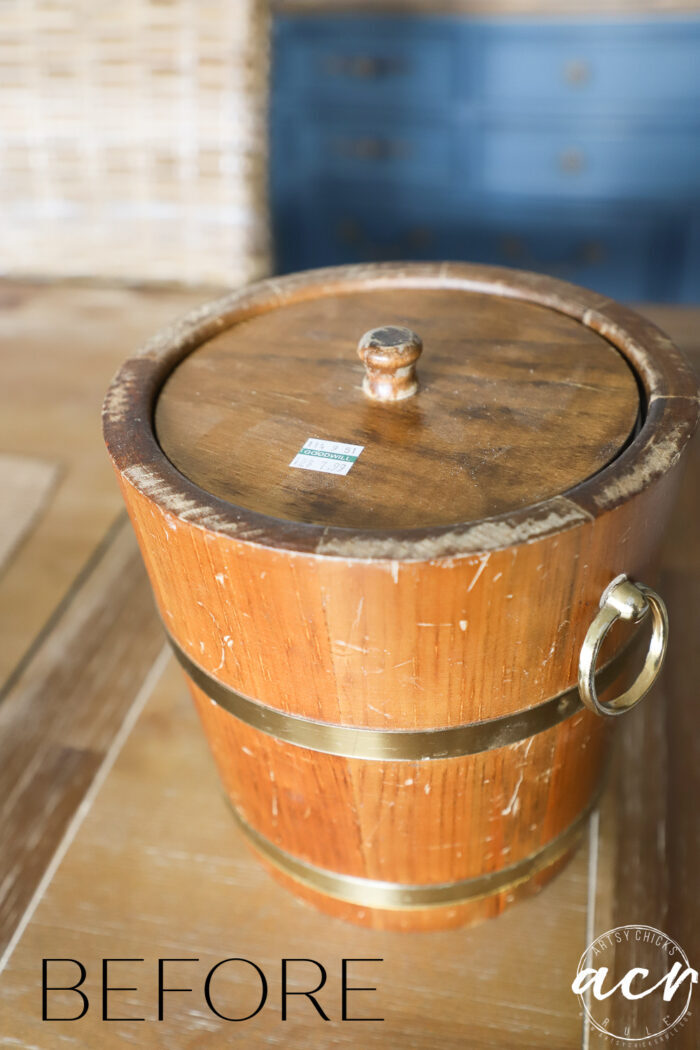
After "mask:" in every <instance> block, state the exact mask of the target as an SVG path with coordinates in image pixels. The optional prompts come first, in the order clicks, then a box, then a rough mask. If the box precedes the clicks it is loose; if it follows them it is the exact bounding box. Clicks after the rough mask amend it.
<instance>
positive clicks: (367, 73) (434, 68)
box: [275, 16, 460, 114]
mask: <svg viewBox="0 0 700 1050" xmlns="http://www.w3.org/2000/svg"><path fill="white" fill-rule="evenodd" d="M275 30H276V32H275V37H276V41H275V44H276V46H275V55H276V63H277V65H276V76H277V82H278V83H280V84H283V85H284V94H285V96H288V94H289V93H291V94H293V95H294V98H295V100H296V103H297V104H300V105H302V106H304V107H308V108H309V109H311V110H312V111H314V110H319V109H320V110H324V109H325V110H328V109H332V110H333V111H336V110H340V111H343V112H346V113H347V112H349V113H351V112H352V111H353V109H354V108H355V107H356V106H359V107H363V108H364V109H365V110H367V109H369V112H373V111H375V110H379V111H384V112H391V113H400V112H405V113H410V114H420V113H434V112H436V111H439V110H440V109H444V108H445V107H448V106H450V105H452V103H453V99H454V92H455V85H456V83H457V63H458V60H459V58H460V48H459V46H458V42H457V40H456V39H455V37H454V33H453V32H452V25H451V24H449V23H448V22H447V21H446V20H444V19H429V18H427V19H426V18H424V19H421V20H420V23H419V24H418V23H416V22H415V21H414V20H413V19H407V20H403V19H397V18H393V17H392V18H355V17H350V18H348V17H338V16H335V17H332V18H321V19H318V18H297V19H279V20H278V21H277V23H276V27H275Z"/></svg>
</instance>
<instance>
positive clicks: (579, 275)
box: [462, 208, 663, 300]
mask: <svg viewBox="0 0 700 1050" xmlns="http://www.w3.org/2000/svg"><path fill="white" fill-rule="evenodd" d="M662 236H663V234H662V226H661V225H660V224H657V222H656V221H655V220H654V219H647V218H645V217H644V216H639V215H638V214H630V215H628V216H623V217H617V216H616V215H615V213H610V212H608V211H607V210H605V211H598V212H596V211H595V210H591V209H589V208H585V209H582V210H579V209H576V210H575V211H574V212H573V213H572V212H571V211H570V210H568V209H567V211H558V210H557V209H554V210H552V209H545V208H542V209H540V208H538V209H536V210H535V211H534V212H531V213H529V214H526V213H520V214H518V213H517V212H515V211H514V212H512V214H510V215H508V214H507V211H506V213H505V214H500V215H499V214H498V213H497V211H496V210H495V209H494V211H493V214H492V215H488V214H487V215H485V216H483V217H482V218H481V219H476V220H474V223H473V225H471V224H470V223H469V222H467V223H466V224H465V228H464V232H463V235H462V244H463V251H464V254H465V255H466V257H467V258H475V259H478V260H479V261H480V262H487V263H493V264H495V265H501V266H514V267H516V268H517V269H521V270H535V271H537V272H538V273H546V274H550V275H552V276H554V277H560V278H562V279H563V280H566V281H573V282H574V283H576V284H581V285H583V286H585V287H587V288H592V289H594V290H595V291H600V292H603V293H604V294H605V295H610V296H612V297H614V298H619V299H626V300H632V299H643V298H645V297H646V296H650V295H652V293H653V290H654V286H655V285H654V282H655V271H654V266H655V262H654V260H655V256H656V254H657V250H658V248H659V247H660V246H661V239H662Z"/></svg>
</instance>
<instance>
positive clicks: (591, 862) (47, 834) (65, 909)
mask: <svg viewBox="0 0 700 1050" xmlns="http://www.w3.org/2000/svg"><path fill="white" fill-rule="evenodd" d="M208 297H210V293H209V292H206V291H186V292H185V291H169V292H159V293H154V292H145V291H139V290H132V289H126V288H120V289H115V288H94V287H91V288H82V287H78V286H69V285H64V286H46V285H45V286H41V285H37V286H32V285H19V284H13V283H5V284H0V333H1V336H2V339H3V343H4V346H3V365H4V367H3V382H2V384H1V385H0V407H1V409H2V411H1V412H0V484H2V487H3V493H5V494H6V497H7V501H6V506H5V508H4V510H3V514H2V519H1V520H2V522H3V525H5V523H6V522H11V526H12V527H11V529H10V526H9V525H8V526H7V531H6V533H5V529H3V534H4V535H5V534H6V535H7V536H8V540H7V542H4V543H3V544H2V545H0V617H1V618H2V619H1V624H2V630H0V685H1V690H2V691H1V693H0V697H1V702H0V1048H2V1047H8V1048H9V1047H12V1048H17V1047H24V1048H27V1050H29V1048H38V1050H44V1048H46V1050H48V1048H49V1047H51V1048H53V1047H56V1046H60V1045H66V1046H67V1047H90V1048H93V1047H98V1046H99V1047H100V1048H105V1050H110V1048H111V1047H123V1046H128V1045H138V1046H141V1047H168V1048H169V1050H170V1048H173V1050H178V1048H183V1050H184V1048H190V1047H197V1048H205V1047H214V1046H216V1047H218V1046H221V1045H225V1040H227V1039H235V1038H239V1039H241V1040H244V1043H245V1045H246V1046H251V1047H262V1046H268V1045H272V1046H275V1045H284V1046H286V1047H290V1048H297V1047H299V1048H301V1047H304V1048H306V1047H326V1046H333V1047H339V1048H342V1047H351V1046H352V1047H354V1046H357V1045H361V1046H363V1047H366V1048H373V1047H384V1046H389V1047H394V1046H402V1047H410V1048H415V1050H423V1048H425V1050H427V1048H433V1047H435V1046H440V1047H445V1048H448V1050H452V1048H454V1050H457V1048H460V1050H462V1048H464V1047H467V1048H477V1050H478V1048H481V1047H493V1046H498V1047H502V1046H507V1047H509V1048H510V1047H513V1048H520V1047H522V1048H528V1050H534V1048H540V1047H542V1048H544V1047H547V1048H553V1047H556V1048H557V1050H568V1048H574V1047H589V1048H597V1047H603V1046H609V1045H611V1044H610V1043H609V1042H607V1041H606V1040H605V1039H604V1038H603V1037H602V1036H599V1035H598V1033H597V1032H596V1031H595V1029H592V1028H591V1027H590V1026H588V1025H587V1024H586V1023H585V1022H584V1020H583V1018H582V1015H581V1009H580V1005H579V1001H578V999H577V998H576V997H575V996H574V995H573V994H572V992H571V989H570V984H571V980H572V978H573V975H574V973H575V970H576V965H577V961H578V958H579V956H580V955H581V952H582V951H583V950H584V948H585V946H586V944H587V943H589V942H590V941H591V940H592V939H593V937H594V936H597V935H598V934H600V933H602V932H603V931H605V930H608V929H611V928H612V927H615V926H620V925H623V924H625V923H631V922H634V923H644V924H646V925H651V926H655V927H658V928H659V929H662V930H664V932H666V933H667V934H668V935H669V936H672V937H675V938H676V939H677V940H679V942H680V943H681V944H682V946H683V947H684V949H685V951H686V953H687V954H688V956H689V957H690V960H691V964H693V962H694V964H695V966H696V967H697V965H698V959H700V909H699V908H698V902H697V876H698V862H699V861H700V835H699V834H698V823H697V818H696V812H695V811H696V809H697V799H698V798H699V797H700V753H699V751H700V737H699V736H698V732H697V725H698V717H697V714H696V710H697V697H696V689H697V686H696V683H697V681H698V679H699V678H700V651H699V648H698V646H697V644H696V642H695V634H696V632H697V621H698V608H700V542H699V540H698V535H697V524H696V523H697V521H698V517H699V515H700V486H699V485H698V476H699V474H700V443H699V442H698V440H697V439H696V440H695V442H694V444H693V449H692V462H691V464H690V466H689V469H688V472H687V475H686V481H685V485H684V488H683V492H682V496H681V500H680V502H679V505H678V507H677V509H676V513H675V517H674V522H673V526H672V529H671V533H670V535H669V539H668V543H667V545H666V551H665V555H664V562H663V576H662V580H661V584H660V590H661V592H662V593H663V594H664V596H665V597H666V599H667V602H668V605H669V612H670V616H671V623H672V630H671V644H670V654H669V659H668V660H667V664H666V669H665V672H664V679H663V683H662V685H661V686H660V687H659V688H657V690H656V691H655V695H654V696H653V697H652V698H650V699H649V700H648V702H646V703H645V704H643V705H642V706H641V707H640V708H639V709H638V710H637V711H635V712H633V713H632V714H630V715H629V716H627V717H626V718H625V719H624V720H623V721H622V723H621V726H620V731H619V733H618V734H617V740H616V752H615V758H614V762H613V768H612V770H611V774H610V778H609V781H608V787H607V790H606V793H605V796H604V798H603V801H602V804H601V807H600V810H599V812H598V813H597V814H596V816H595V817H594V819H593V821H592V823H591V826H590V832H589V834H588V837H587V840H586V842H585V843H584V845H583V846H582V847H581V848H580V849H579V851H578V853H577V855H576V857H575V858H574V860H573V861H572V863H571V864H570V865H569V866H568V867H567V868H566V869H565V871H564V872H563V873H562V874H561V875H560V876H558V877H557V878H556V879H555V880H554V881H553V882H552V884H551V885H550V886H549V887H547V888H546V889H545V890H544V891H543V892H542V893H541V894H540V895H539V896H537V897H535V898H533V899H531V900H529V901H526V902H524V903H521V904H518V905H516V906H515V907H514V908H513V909H511V910H510V911H509V912H507V913H506V914H504V915H503V916H501V917H500V918H499V919H497V920H494V921H491V922H489V923H486V924H484V925H482V926H478V927H476V928H473V929H466V930H457V931H454V932H449V933H434V934H417V935H407V934H389V933H382V932H376V931H367V930H363V929H359V928H355V927H352V926H349V925H346V924H343V923H341V922H339V921H335V920H331V919H329V918H326V917H324V916H322V915H320V914H317V913H316V912H315V911H313V910H311V909H310V908H308V907H307V906H306V905H305V904H303V903H302V902H300V901H298V900H296V899H295V898H294V897H292V896H290V895H289V894H287V893H285V891H283V890H282V889H281V888H279V887H278V886H277V885H276V884H275V883H273V881H272V880H271V879H270V878H269V877H268V875H266V874H265V873H264V872H263V871H262V869H261V868H260V866H259V864H258V863H257V861H255V860H254V859H253V858H252V857H251V856H250V854H249V853H248V851H247V849H246V847H245V846H244V844H243V841H242V839H241V837H240V834H239V832H238V831H237V830H236V828H235V826H234V824H233V821H232V819H231V817H230V814H229V813H228V810H227V806H226V804H225V802H224V800H223V797H222V794H221V790H220V788H219V785H218V780H217V777H216V774H215V771H214V769H213V765H212V763H211V761H210V758H209V755H208V751H207V748H206V744H205V741H204V737H203V735H202V734H201V732H200V730H199V726H198V724H197V722H196V717H195V714H194V711H193V709H192V707H191V704H190V701H189V698H188V696H187V694H186V690H185V686H184V683H183V682H182V680H181V678H180V675H179V672H178V670H177V668H176V667H175V666H174V665H173V662H172V660H171V659H170V658H169V656H168V655H167V652H166V650H165V649H164V646H163V636H162V632H161V629H160V626H159V623H158V620H157V617H156V614H155V611H154V608H153V604H152V600H151V597H150V591H149V588H148V585H147V582H146V580H145V575H144V572H143V569H142V567H141V562H140V558H139V555H138V552H137V550H136V546H135V542H134V540H133V537H132V534H131V531H130V527H129V525H128V523H127V522H126V520H125V516H124V513H123V512H122V509H121V503H120V498H119V494H118V492H117V488H116V485H115V483H114V481H113V478H112V475H111V470H110V467H109V464H108V461H107V457H106V454H105V453H104V451H103V448H102V444H101V439H100V434H99V406H100V402H101V398H102V395H103V393H104V390H105V388H106V386H107V382H108V380H109V378H110V375H111V374H112V372H113V371H114V370H115V368H116V366H117V364H118V363H119V362H120V361H121V360H122V359H123V358H124V357H125V356H126V355H127V354H128V352H129V351H130V350H132V349H133V348H134V346H135V345H138V343H139V342H140V341H141V340H142V339H143V338H144V337H145V336H146V335H147V334H149V333H150V332H152V331H154V330H155V329H156V328H158V327H159V326H160V325H161V324H162V323H163V322H164V321H166V320H169V319H171V318H172V317H174V316H177V314H179V313H182V312H183V311H184V310H186V309H187V308H189V307H190V306H191V305H192V304H194V303H196V302H200V301H202V300H203V299H204V298H208ZM644 310H645V312H647V313H648V314H649V315H650V316H651V317H652V318H653V319H654V320H656V321H657V323H659V324H661V326H662V327H664V328H666V329H667V330H668V331H669V333H670V334H671V335H672V336H673V337H674V338H675V339H676V340H677V342H678V343H679V344H680V345H681V346H682V347H684V348H685V349H686V350H687V351H688V352H689V353H690V355H691V356H692V358H693V360H694V362H695V364H696V366H697V368H698V371H699V372H700V309H692V308H674V307H645V308H644ZM28 472H30V473H31V476H32V477H33V478H34V479H35V483H34V485H33V486H30V487H29V488H30V489H31V491H28V486H27V485H26V483H25V482H23V478H26V477H27V476H28ZM8 507H10V508H11V511H12V513H8V510H7V508H8ZM10 540H11V542H10ZM166 957H167V958H177V959H181V960H198V961H196V962H194V961H187V962H185V961H181V962H174V963H170V964H168V967H169V968H168V970H167V982H168V984H169V986H170V987H173V988H177V987H179V988H191V989H193V990H192V991H191V992H172V993H169V994H166V996H165V1007H164V1011H165V1017H164V1020H163V1021H158V1020H156V1018H157V1010H158V1004H157V993H156V981H157V967H158V960H159V959H160V958H166ZM231 957H239V958H243V959H246V960H251V961H252V962H255V963H256V964H257V966H259V967H260V969H261V970H262V971H263V972H264V974H265V976H266V978H267V980H268V984H269V995H268V1000H267V1003H266V1004H265V1006H264V1007H263V1009H261V1011H260V1012H259V1013H258V1014H257V1015H256V1016H255V1017H254V1018H253V1019H251V1020H249V1021H246V1022H245V1023H241V1024H240V1025H235V1024H232V1023H231V1022H227V1021H225V1020H223V1019H221V1018H219V1017H217V1016H216V1014H214V1013H212V1012H211V1010H209V1009H208V1008H207V1005H206V1002H205V999H204V994H203V985H204V981H205V979H206V976H207V973H208V971H209V970H210V969H211V968H212V966H214V965H215V964H216V963H217V962H219V961H221V960H223V959H226V958H231ZM44 958H62V959H65V958H72V959H77V960H80V961H82V963H83V964H84V965H85V967H86V970H87V978H86V981H85V984H84V990H85V992H86V994H87V995H88V997H89V1000H90V1009H89V1010H88V1012H87V1014H86V1016H85V1017H84V1018H83V1019H82V1020H80V1021H74V1022H69V1021H53V1022H48V1021H43V1020H42V1002H41V980H42V959H44ZM104 958H113V959H115V958H120V959H130V960H143V962H138V961H130V962H122V963H114V964H112V967H113V968H112V970H111V971H110V975H111V976H110V983H111V984H112V985H113V986H121V987H122V988H124V987H126V988H131V989H135V990H125V991H114V992H112V993H110V997H109V1009H110V1011H111V1014H112V1016H121V1017H127V1016H132V1017H144V1018H146V1019H147V1020H145V1021H142V1022H139V1021H127V1020H123V1021H116V1020H115V1021H111V1022H109V1023H107V1022H105V1021H103V1020H102V1016H101V1011H102V1004H101V1002H100V987H101V973H100V967H101V962H102V960H103V959H104ZM283 958H287V959H302V960H304V959H305V960H316V961H317V962H319V963H321V964H322V965H323V966H324V967H325V968H326V970H327V974H328V977H327V982H326V985H325V986H324V988H323V989H322V990H321V991H319V993H318V1000H319V1002H320V1004H321V1005H322V1006H323V1007H324V1009H325V1010H326V1013H327V1014H328V1016H329V1017H330V1020H328V1021H325V1020H323V1019H322V1018H321V1017H320V1015H319V1014H318V1013H317V1012H316V1010H315V1009H314V1007H313V1004H312V1003H311V1002H310V1001H309V1000H308V999H306V998H304V997H303V996H297V997H290V998H289V1000H288V1007H287V1009H288V1016H287V1020H286V1021H282V1019H281V1012H280V1010H281V1007H280V998H281V996H280V980H281V976H280V975H281V960H282V959H283ZM343 958H352V959H366V960H382V961H375V962H366V963H354V964H351V966H350V980H349V982H348V983H349V984H351V985H355V986H357V987H375V988H376V991H374V992H369V991H365V992H356V993H351V994H350V996H349V1013H350V1015H351V1016H353V1011H355V1014H354V1015H355V1016H359V1017H362V1016H368V1017H382V1018H384V1020H383V1021H367V1022H365V1023H363V1024H359V1025H358V1024H354V1023H352V1022H350V1021H343V1020H341V989H340V982H341V960H342V959H343ZM54 965H55V966H56V967H57V968H56V969H54V970H53V971H51V973H52V976H55V977H56V982H55V983H60V981H61V979H62V978H63V977H64V975H65V976H66V977H67V976H68V975H74V974H75V967H73V968H72V969H71V965H70V964H54ZM61 966H63V969H61ZM318 973H319V971H318V969H317V967H315V964H314V963H310V962H296V963H290V964H289V987H290V989H299V990H302V989H308V988H310V987H313V984H316V983H318V980H319V977H318ZM73 979H75V977H73ZM311 981H312V982H313V983H309V982H311ZM68 983H70V982H69V981H67V980H65V981H64V984H68ZM259 990H260V978H259V976H257V974H256V972H255V971H254V970H253V968H252V967H251V966H250V965H249V964H237V965H233V966H229V967H227V968H226V969H222V970H221V972H220V974H219V975H218V976H217V978H216V980H215V983H213V984H212V995H214V996H215V998H216V1001H217V1003H218V1004H219V1007H220V1009H221V1011H222V1012H224V1013H225V1012H227V1011H230V1013H231V1015H232V1016H233V1015H235V1014H236V1012H238V1016H241V1015H242V1014H244V1013H246V1012H250V1011H252V1010H254V1009H255V1006H256V1005H257V1002H258V1001H259V998H260V996H259ZM696 995H697V992H696ZM76 1002H77V999H76V994H75V993H67V992H66V993H53V994H52V997H51V999H50V1005H49V1009H50V1010H53V1011H55V1012H56V1013H59V1012H60V1011H61V1010H64V1011H66V1013H69V1012H70V1011H71V1010H75V1009H76ZM698 1031H699V1029H698V1024H697V1020H696V1018H695V1016H694V1013H693V1012H692V1011H691V1015H689V1018H688V1023H687V1024H686V1026H685V1028H683V1029H682V1031H680V1032H679V1033H678V1035H677V1036H674V1038H673V1039H672V1040H671V1041H670V1042H669V1043H667V1044H665V1045H669V1046H671V1047H673V1048H676V1047H678V1048H684V1047H694V1046H696V1045H697V1041H698Z"/></svg>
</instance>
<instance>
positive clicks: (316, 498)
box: [156, 287, 639, 529]
mask: <svg viewBox="0 0 700 1050" xmlns="http://www.w3.org/2000/svg"><path fill="white" fill-rule="evenodd" d="M382 324H387V325H388V324H396V325H402V326H404V327H407V328H410V329H412V330H413V331H415V332H416V333H417V334H418V335H419V336H420V338H421V339H422V340H423V353H422V356H421V357H420V360H419V362H418V365H417V373H418V383H419V387H418V391H417V393H416V394H415V395H414V396H413V397H410V398H407V399H406V400H402V401H398V402H396V403H391V404H387V403H383V402H377V401H373V400H371V399H370V398H368V397H367V395H366V394H365V393H364V391H363V389H362V380H363V376H364V374H365V369H364V367H363V365H362V363H361V362H360V361H359V360H358V357H357V345H358V341H359V339H360V337H361V336H362V335H363V333H364V332H366V331H367V330H368V329H372V328H377V327H379V326H380V325H382ZM638 413H639V393H638V389H637V385H636V381H635V378H634V375H633V373H632V371H631V369H630V367H629V365H628V364H627V362H626V361H625V359H624V358H623V357H622V355H621V354H619V353H618V352H617V351H616V350H615V349H614V348H613V347H612V346H611V345H610V343H608V342H607V341H606V340H605V339H602V338H601V337H600V336H599V335H597V334H596V333H595V332H593V331H591V330H590V329H589V328H586V327H584V326H583V325H582V324H579V323H577V322H576V321H574V320H572V319H571V318H569V317H565V316H564V315H563V314H558V313H555V312H554V311H553V310H548V309H546V308H544V307H542V306H537V305H535V304H528V303H522V302H514V301H512V300H508V299H504V298H500V297H498V296H494V295H479V294H478V293H473V292H472V293H470V292H461V291H454V290H446V289H445V290H438V289H427V288H426V289H420V288H412V289H408V288H399V289H387V288H381V287H380V288H377V289H375V290H371V291H360V292H347V293H346V294H342V295H337V294H333V293H331V294H329V295H328V296H323V295H320V296H319V297H317V298H313V299H307V300H302V301H300V302H294V303H291V304H289V305H285V306H281V307H273V308H271V309H269V310H267V311H266V312H264V313H261V314H259V315H258V316H257V317H253V318H250V319H249V320H244V321H242V322H240V323H239V324H236V325H233V326H232V327H231V328H228V329H227V330H226V331H225V332H222V333H221V334H220V335H217V336H215V337H214V338H213V339H211V340H209V341H208V342H206V343H205V344H204V345H203V346H201V347H200V348H199V349H197V350H195V351H194V353H192V354H190V355H189V356H188V357H187V358H185V360H184V361H183V362H182V363H181V364H180V365H179V367H178V368H176V369H175V371H174V372H173V373H172V375H171V376H170V377H169V379H168V380H167V381H166V383H165V386H164V388H163V391H162V393H161V395H160V397H159V398H158V401H157V405H156V431H157V434H158V440H159V442H160V444H161V447H162V448H163V451H164V452H165V454H166V455H167V456H168V458H169V459H170V460H171V461H172V462H173V463H174V464H175V466H176V467H177V468H178V470H180V471H181V473H183V474H184V475H185V476H186V477H188V478H189V479H190V480H191V481H193V482H195V484H197V485H199V486H200V488H203V489H205V490H206V491H207V492H211V493H213V494H214V495H215V496H218V497H219V498H220V499H223V500H228V501H229V502H230V503H234V504H236V505H238V506H243V507H247V508H250V509H251V510H255V511H258V512H260V513H262V514H267V515H270V516H271V517H273V518H284V519H287V520H292V521H304V522H314V523H316V524H320V525H337V526H340V527H343V528H347V527H350V526H354V527H356V528H380V529H397V528H398V529H408V528H414V527H415V528H420V527H425V526H431V525H454V524H455V523H458V522H466V521H474V520H477V519H481V518H487V517H491V516H492V515H496V514H503V513H505V512H507V511H511V510H514V509H516V508H518V507H523V506H528V505H532V504H535V503H539V502H540V501H541V500H544V499H547V498H549V497H550V496H554V495H558V494H559V493H562V492H565V491H566V490H567V489H570V488H572V487H573V486H574V485H577V484H578V483H579V482H581V481H583V480H584V479H586V478H588V477H590V475H591V474H595V473H596V471H598V470H600V469H601V467H604V466H605V465H606V464H607V463H608V462H609V461H610V460H611V459H612V458H613V457H614V456H615V455H616V454H617V453H618V452H619V450H620V448H621V446H622V445H623V444H624V443H625V442H626V441H627V439H628V438H629V436H630V434H631V432H632V430H633V428H634V426H635V423H636V421H637V416H638ZM308 438H320V439H322V440H325V441H337V442H344V443H347V444H353V445H360V446H362V448H363V451H362V453H361V454H360V456H359V458H358V460H357V462H356V463H354V464H353V466H352V467H351V469H350V472H349V473H348V474H347V476H346V477H338V476H337V475H333V474H323V473H320V472H317V471H311V470H292V469H290V463H291V461H292V460H293V458H294V456H295V455H296V453H297V452H299V450H300V449H301V448H302V447H303V445H304V443H305V442H306V440H307V439H308Z"/></svg>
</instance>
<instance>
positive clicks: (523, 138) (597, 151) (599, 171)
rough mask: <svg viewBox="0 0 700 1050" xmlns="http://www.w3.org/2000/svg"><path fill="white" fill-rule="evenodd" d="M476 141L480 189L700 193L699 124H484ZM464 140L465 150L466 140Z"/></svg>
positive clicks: (655, 196)
mask: <svg viewBox="0 0 700 1050" xmlns="http://www.w3.org/2000/svg"><path fill="white" fill-rule="evenodd" d="M698 57H699V59H700V55H699V56H698ZM482 141H483V167H482V169H481V180H482V181H481V188H482V189H483V190H484V191H485V192H490V193H495V194H506V195H508V194H513V195H514V196H520V195H530V196H532V195H534V194H537V195H540V196H542V195H551V196H552V197H578V198H590V199H593V198H596V199H597V198H610V197H617V198H620V199H624V198H628V199H629V198H631V199H640V198H644V199H651V200H659V201H663V200H668V199H669V198H675V199H678V198H680V197H683V198H687V199H689V200H692V199H693V197H694V196H696V195H697V194H698V191H699V190H700V129H698V131H697V132H696V133H695V134H691V133H689V132H688V130H687V129H683V128H679V127H678V126H677V125H673V126H666V127H649V126H645V125H642V126H638V127H635V126H634V125H633V124H631V123H629V122H627V123H622V124H620V125H617V126H616V125H615V124H612V125H608V126H607V127H606V126H605V125H601V123H600V122H598V123H595V122H591V121H590V119H588V118H587V119H586V120H585V121H584V120H581V119H574V120H570V121H568V122H567V123H566V126H562V127H561V128H558V127H551V126H549V125H544V126H543V125H542V124H541V123H540V124H536V125H534V126H532V125H531V124H530V123H528V122H522V121H521V122H519V123H517V124H513V125H510V126H506V127H501V126H496V125H492V126H489V127H488V128H487V129H485V131H484V135H483V140H482ZM462 145H463V147H464V148H465V149H466V151H467V155H469V154H470V152H471V148H472V144H471V143H469V142H467V141H466V140H463V141H462Z"/></svg>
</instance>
